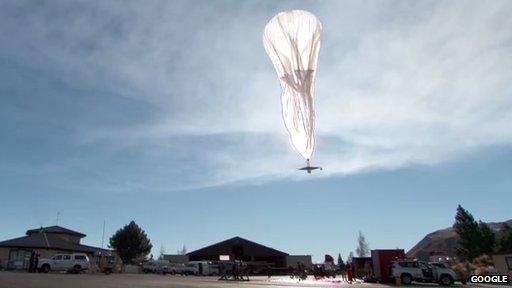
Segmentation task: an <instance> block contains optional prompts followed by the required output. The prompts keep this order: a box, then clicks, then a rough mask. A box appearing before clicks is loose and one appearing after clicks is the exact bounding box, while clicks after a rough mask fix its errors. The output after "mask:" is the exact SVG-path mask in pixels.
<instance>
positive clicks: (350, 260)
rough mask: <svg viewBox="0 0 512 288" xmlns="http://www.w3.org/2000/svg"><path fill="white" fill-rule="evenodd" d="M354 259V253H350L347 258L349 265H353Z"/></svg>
mask: <svg viewBox="0 0 512 288" xmlns="http://www.w3.org/2000/svg"><path fill="white" fill-rule="evenodd" d="M352 258H354V252H352V251H350V253H348V257H347V264H352Z"/></svg>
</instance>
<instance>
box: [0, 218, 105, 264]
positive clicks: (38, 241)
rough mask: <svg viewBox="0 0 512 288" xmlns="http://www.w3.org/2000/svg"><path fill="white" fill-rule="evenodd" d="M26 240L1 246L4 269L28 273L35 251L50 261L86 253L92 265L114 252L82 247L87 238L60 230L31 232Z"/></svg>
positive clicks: (0, 261) (83, 235) (13, 240)
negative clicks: (70, 254) (82, 240)
mask: <svg viewBox="0 0 512 288" xmlns="http://www.w3.org/2000/svg"><path fill="white" fill-rule="evenodd" d="M25 234H26V236H23V237H19V238H14V239H10V240H5V241H2V242H0V266H2V267H5V268H7V269H27V268H28V265H29V260H30V254H31V253H32V251H36V252H37V253H39V254H40V257H41V258H48V257H51V256H52V255H54V254H57V253H85V254H87V255H88V256H89V259H91V262H92V263H96V261H97V259H98V256H99V255H105V254H112V251H111V250H107V249H102V248H98V247H93V246H88V245H83V244H80V241H81V239H82V238H84V237H85V236H86V235H85V234H83V233H80V232H76V231H73V230H70V229H67V228H64V227H60V226H50V227H41V228H37V229H31V230H28V231H27V232H26V233H25Z"/></svg>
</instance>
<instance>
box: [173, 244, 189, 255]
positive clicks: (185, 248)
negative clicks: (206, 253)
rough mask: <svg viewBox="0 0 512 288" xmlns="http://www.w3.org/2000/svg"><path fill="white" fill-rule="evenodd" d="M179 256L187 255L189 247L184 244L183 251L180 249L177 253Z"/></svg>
mask: <svg viewBox="0 0 512 288" xmlns="http://www.w3.org/2000/svg"><path fill="white" fill-rule="evenodd" d="M176 252H177V254H179V255H185V254H187V246H185V244H183V247H181V249H178V251H176Z"/></svg>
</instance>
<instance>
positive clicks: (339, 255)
mask: <svg viewBox="0 0 512 288" xmlns="http://www.w3.org/2000/svg"><path fill="white" fill-rule="evenodd" d="M343 265H345V263H344V262H343V259H342V258H341V253H338V266H339V267H342V266H343Z"/></svg>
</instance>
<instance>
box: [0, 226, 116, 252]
mask: <svg viewBox="0 0 512 288" xmlns="http://www.w3.org/2000/svg"><path fill="white" fill-rule="evenodd" d="M27 232H28V231H27ZM0 247H12V248H33V249H36V248H37V249H56V250H64V251H72V252H86V253H87V252H89V253H92V252H101V251H105V252H107V251H110V250H107V249H102V248H99V247H93V246H88V245H83V244H77V243H73V242H70V241H66V240H64V239H62V238H61V237H59V236H58V235H56V234H52V233H45V232H43V233H30V235H27V236H23V237H19V238H14V239H10V240H6V241H2V242H0Z"/></svg>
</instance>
